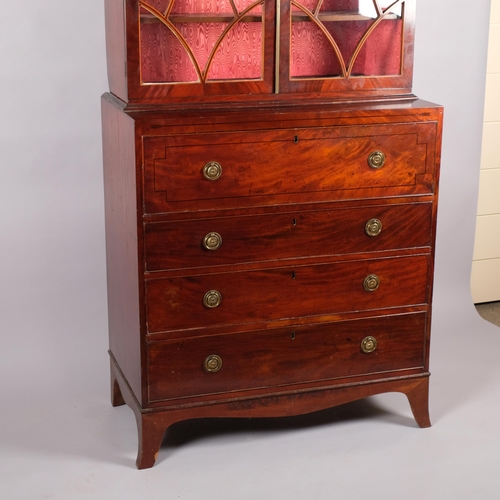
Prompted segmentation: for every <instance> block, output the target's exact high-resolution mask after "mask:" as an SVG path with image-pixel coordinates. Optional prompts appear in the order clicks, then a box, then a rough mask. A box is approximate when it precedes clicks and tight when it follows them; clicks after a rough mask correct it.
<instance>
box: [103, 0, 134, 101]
mask: <svg viewBox="0 0 500 500" xmlns="http://www.w3.org/2000/svg"><path fill="white" fill-rule="evenodd" d="M104 14H105V19H106V55H107V63H108V81H109V88H110V90H111V92H112V93H113V94H115V95H116V96H118V97H119V98H120V99H122V100H124V101H126V100H127V97H128V96H127V75H126V73H127V71H126V61H127V59H126V57H127V55H126V49H125V47H126V39H125V7H124V0H105V3H104Z"/></svg>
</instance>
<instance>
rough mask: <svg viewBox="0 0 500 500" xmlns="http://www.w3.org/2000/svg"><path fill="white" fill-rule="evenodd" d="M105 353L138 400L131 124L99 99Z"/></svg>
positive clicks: (135, 211) (138, 351)
mask: <svg viewBox="0 0 500 500" xmlns="http://www.w3.org/2000/svg"><path fill="white" fill-rule="evenodd" d="M101 102H102V120H103V150H104V196H105V217H106V259H107V280H108V314H109V342H110V350H111V352H112V354H113V356H114V357H115V359H116V360H117V362H118V365H119V366H120V369H121V370H122V372H123V374H124V376H125V378H126V379H127V381H128V383H129V384H130V387H131V389H132V390H133V392H134V394H135V395H136V397H137V399H138V400H139V401H141V347H140V310H139V286H140V283H139V274H138V272H139V271H138V251H137V201H136V181H135V149H134V148H135V138H134V130H135V127H134V121H133V120H132V119H131V118H130V117H128V116H127V115H125V114H124V113H122V112H121V111H120V110H119V109H117V108H116V107H115V106H113V104H111V103H110V102H108V101H107V100H106V99H105V97H103V99H102V101H101Z"/></svg>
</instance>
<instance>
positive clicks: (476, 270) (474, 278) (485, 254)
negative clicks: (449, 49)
mask: <svg viewBox="0 0 500 500" xmlns="http://www.w3.org/2000/svg"><path fill="white" fill-rule="evenodd" d="M499 89H500V0H492V2H491V14H490V27H489V42H488V65H487V71H486V96H485V104H484V125H483V146H482V154H481V171H480V176H479V200H478V207H477V225H476V238H475V243H474V260H473V263H472V273H471V291H472V298H473V300H474V302H476V303H479V302H492V301H498V300H500V140H499V138H500V91H499Z"/></svg>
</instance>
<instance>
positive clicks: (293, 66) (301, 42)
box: [290, 21, 342, 78]
mask: <svg viewBox="0 0 500 500" xmlns="http://www.w3.org/2000/svg"><path fill="white" fill-rule="evenodd" d="M291 52H292V53H291V57H290V76H291V77H292V78H293V77H307V76H309V77H325V76H339V75H341V74H342V70H341V66H340V63H339V61H338V59H337V57H336V55H335V52H334V49H333V46H332V45H331V43H330V41H329V40H328V38H327V37H326V35H325V34H324V33H323V31H322V30H321V29H320V28H319V27H318V25H317V24H316V23H314V22H312V21H309V22H307V21H306V22H301V21H297V22H292V44H291Z"/></svg>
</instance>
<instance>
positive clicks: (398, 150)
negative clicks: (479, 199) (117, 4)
mask: <svg viewBox="0 0 500 500" xmlns="http://www.w3.org/2000/svg"><path fill="white" fill-rule="evenodd" d="M102 104H103V108H102V109H103V130H104V144H105V148H104V165H105V195H106V228H107V229H106V238H107V259H108V288H109V294H108V300H109V318H110V320H109V321H110V355H111V377H112V401H113V404H114V405H119V404H123V403H127V404H128V405H129V406H130V407H131V408H132V409H133V410H134V412H135V415H136V418H137V422H138V429H139V453H138V460H137V465H138V467H139V468H145V467H151V466H152V465H153V464H154V462H155V460H156V456H157V454H158V451H159V448H160V444H161V441H162V438H163V434H164V432H165V430H166V429H167V427H168V426H170V425H171V424H172V423H174V422H177V421H180V420H185V419H191V418H200V417H272V416H287V415H297V414H303V413H308V412H312V411H316V410H320V409H323V408H328V407H331V406H335V405H338V404H342V403H345V402H348V401H352V400H356V399H360V398H364V397H367V396H370V395H373V394H378V393H382V392H391V391H396V392H402V393H404V394H406V395H407V396H408V399H409V401H410V404H411V407H412V410H413V413H414V416H415V419H416V421H417V423H418V424H419V425H420V426H422V427H426V426H429V425H430V422H429V415H428V403H427V401H428V377H429V341H430V319H431V297H432V276H433V256H434V239H435V230H436V211H437V194H438V171H439V154H440V140H441V139H440V138H441V127H442V109H441V108H440V107H439V106H435V105H432V104H430V103H427V102H424V101H419V100H414V101H411V102H406V103H401V102H399V103H396V104H392V105H391V104H390V103H385V104H377V105H375V104H373V105H370V104H366V103H365V104H363V105H354V104H352V105H348V104H344V105H340V104H338V105H329V106H323V105H322V106H320V105H305V104H304V105H298V104H297V105H296V106H291V107H289V108H283V107H282V106H281V107H279V108H274V107H272V106H263V107H261V108H256V107H254V108H253V109H252V111H251V112H249V110H248V109H246V110H245V109H244V108H242V109H233V110H228V109H220V108H216V107H214V108H206V109H204V110H202V111H201V110H197V109H191V110H186V109H183V110H179V109H176V108H175V107H173V108H168V109H163V110H156V111H154V112H153V111H148V110H141V109H135V110H133V111H130V110H127V109H126V106H125V105H124V103H122V102H121V101H119V100H118V99H116V98H115V97H113V96H111V95H109V94H108V95H105V96H104V97H103V101H102Z"/></svg>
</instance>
